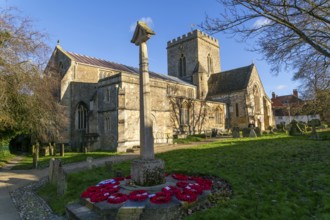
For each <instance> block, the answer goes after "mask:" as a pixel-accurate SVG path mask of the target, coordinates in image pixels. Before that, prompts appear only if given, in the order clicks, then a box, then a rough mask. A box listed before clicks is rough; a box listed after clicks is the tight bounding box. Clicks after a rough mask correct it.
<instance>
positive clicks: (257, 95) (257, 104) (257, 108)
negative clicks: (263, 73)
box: [253, 85, 260, 113]
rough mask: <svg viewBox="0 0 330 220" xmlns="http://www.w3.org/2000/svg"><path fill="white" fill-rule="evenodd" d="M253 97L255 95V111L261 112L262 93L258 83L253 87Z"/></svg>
mask: <svg viewBox="0 0 330 220" xmlns="http://www.w3.org/2000/svg"><path fill="white" fill-rule="evenodd" d="M253 97H254V111H255V113H260V93H259V89H258V87H257V85H254V87H253Z"/></svg>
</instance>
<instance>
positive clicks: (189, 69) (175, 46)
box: [167, 30, 221, 82]
mask: <svg viewBox="0 0 330 220" xmlns="http://www.w3.org/2000/svg"><path fill="white" fill-rule="evenodd" d="M181 54H183V55H184V56H185V58H186V73H187V76H186V77H180V76H179V60H180V57H181ZM209 54H210V57H211V58H212V63H213V72H214V73H217V72H220V70H221V65H220V49H219V42H218V40H217V39H215V38H213V37H211V36H209V35H207V34H205V33H203V32H201V31H199V30H195V31H193V32H189V33H188V34H187V35H183V36H181V37H178V38H176V39H173V40H172V41H169V42H168V43H167V66H168V75H171V76H176V77H179V78H182V79H184V80H185V81H188V82H192V74H193V72H194V70H195V68H196V65H197V63H198V62H199V63H200V64H201V65H202V66H203V68H204V69H205V70H206V71H208V64H207V60H208V59H207V57H208V55H209Z"/></svg>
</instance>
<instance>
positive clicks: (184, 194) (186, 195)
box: [175, 190, 197, 202]
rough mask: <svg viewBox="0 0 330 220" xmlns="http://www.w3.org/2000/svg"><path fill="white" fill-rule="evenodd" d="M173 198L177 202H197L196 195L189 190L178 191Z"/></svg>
mask: <svg viewBox="0 0 330 220" xmlns="http://www.w3.org/2000/svg"><path fill="white" fill-rule="evenodd" d="M175 196H176V198H177V199H178V200H180V201H185V202H195V201H196V200H197V194H195V193H194V192H192V191H189V190H184V191H179V192H177V193H176V194H175Z"/></svg>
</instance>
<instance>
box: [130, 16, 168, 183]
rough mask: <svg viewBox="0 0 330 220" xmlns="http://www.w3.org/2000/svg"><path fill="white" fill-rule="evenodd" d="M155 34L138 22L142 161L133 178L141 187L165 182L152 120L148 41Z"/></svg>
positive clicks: (133, 167)
mask: <svg viewBox="0 0 330 220" xmlns="http://www.w3.org/2000/svg"><path fill="white" fill-rule="evenodd" d="M154 34H155V32H154V31H153V30H151V29H150V28H149V27H148V25H147V24H146V23H144V22H141V21H139V22H137V25H136V29H135V31H134V35H133V38H132V40H131V42H132V43H134V44H135V45H137V46H139V47H140V51H139V60H140V149H141V151H140V155H141V158H140V159H136V160H134V161H133V162H132V165H131V176H132V180H133V181H134V183H135V184H137V185H140V186H151V185H158V184H162V183H163V182H164V167H165V163H164V161H162V160H160V159H155V156H154V138H153V131H152V123H153V122H152V119H151V100H150V82H149V70H148V65H149V63H148V48H147V43H146V42H147V40H149V39H150V37H151V35H154Z"/></svg>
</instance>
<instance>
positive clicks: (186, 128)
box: [45, 30, 273, 152]
mask: <svg viewBox="0 0 330 220" xmlns="http://www.w3.org/2000/svg"><path fill="white" fill-rule="evenodd" d="M132 56H133V55H132ZM135 56H136V57H138V56H137V54H136V55H135ZM167 57H168V75H163V74H158V73H154V72H150V87H151V103H152V106H151V108H152V119H153V135H154V141H155V143H172V141H173V136H174V135H177V134H197V133H204V132H209V131H211V130H212V129H217V130H224V129H229V128H231V127H240V128H244V127H247V126H248V125H249V124H251V123H252V124H254V125H255V126H258V127H260V128H261V130H264V129H265V128H267V127H268V126H269V125H273V117H272V112H271V101H270V99H269V98H268V97H267V95H266V94H265V91H264V88H263V86H262V83H261V81H260V78H259V75H258V72H257V69H256V67H255V65H253V64H252V65H249V66H246V67H241V68H238V69H234V70H229V71H224V72H222V71H221V64H220V48H219V42H218V40H217V39H214V38H213V37H211V36H208V35H207V34H205V33H203V32H201V31H199V30H195V31H192V32H190V33H188V34H187V35H183V36H181V37H178V38H176V39H174V40H172V41H169V42H168V43H167ZM45 72H49V73H55V74H57V75H58V76H59V78H60V80H59V89H60V95H59V96H60V103H61V105H63V106H64V107H65V111H66V115H67V119H68V120H67V121H68V124H67V126H66V129H65V131H63V132H62V133H63V134H62V138H63V141H64V142H67V143H69V144H70V145H71V147H72V148H82V147H88V148H89V150H97V149H102V150H113V151H118V152H123V151H126V150H127V149H128V148H131V147H133V146H137V145H139V69H137V68H134V67H130V66H127V65H124V64H118V63H114V62H109V61H106V60H102V59H97V58H94V57H89V56H85V55H79V54H76V53H73V52H68V51H65V50H64V49H63V48H62V47H61V46H60V45H57V46H56V48H55V50H54V51H53V53H52V56H51V58H50V61H49V63H48V65H47V67H46V70H45Z"/></svg>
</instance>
